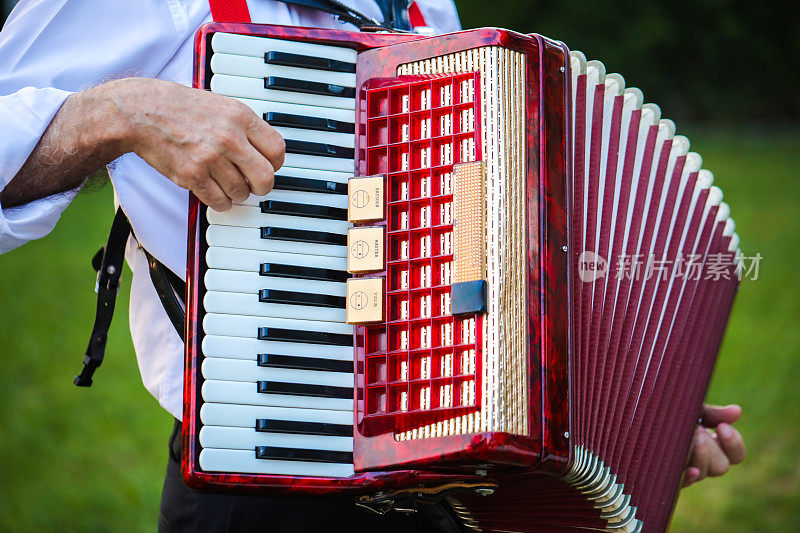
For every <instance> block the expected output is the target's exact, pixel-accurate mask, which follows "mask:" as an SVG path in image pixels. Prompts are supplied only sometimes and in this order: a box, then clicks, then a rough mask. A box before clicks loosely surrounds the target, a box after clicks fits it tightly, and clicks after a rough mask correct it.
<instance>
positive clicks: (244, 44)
mask: <svg viewBox="0 0 800 533" xmlns="http://www.w3.org/2000/svg"><path fill="white" fill-rule="evenodd" d="M194 82H195V86H196V87H198V88H204V89H208V90H212V91H214V92H217V93H220V94H224V95H227V96H230V97H233V98H237V99H239V100H240V101H242V102H244V103H245V104H247V105H248V106H249V107H250V108H251V109H253V110H254V111H255V112H256V113H257V114H258V115H259V116H263V118H264V119H265V120H267V121H268V122H269V123H270V124H271V125H272V126H273V127H275V128H276V129H277V130H278V131H279V132H280V133H281V135H282V136H283V137H284V139H285V141H286V160H285V163H284V166H283V167H282V168H281V169H280V170H279V171H277V172H276V177H275V187H274V189H273V191H272V192H270V193H269V194H268V195H267V196H264V197H255V196H253V197H251V198H249V199H248V200H247V201H245V202H243V203H242V204H237V205H234V207H233V208H232V209H231V210H230V211H227V212H225V213H217V212H214V211H212V210H210V209H208V208H207V207H206V206H204V205H201V204H200V203H199V202H198V201H197V199H196V198H192V200H191V203H190V211H189V212H190V215H189V256H188V277H187V281H188V300H187V336H186V339H187V342H186V371H185V391H184V399H185V410H184V426H183V427H184V434H183V443H184V455H183V475H184V479H185V481H186V482H187V484H188V485H189V486H190V487H193V488H197V489H206V490H227V491H243V492H270V493H273V494H327V493H334V492H336V493H348V494H352V495H353V497H354V498H356V499H357V501H358V502H359V503H360V504H362V505H364V506H366V507H369V508H372V509H373V510H376V511H378V512H386V511H388V510H391V509H392V508H402V507H408V506H409V505H411V506H413V505H415V503H414V502H430V501H434V500H439V501H444V502H446V504H447V505H448V506H449V507H450V508H451V509H452V510H453V512H454V513H455V514H456V515H457V516H458V517H459V519H460V520H461V521H462V522H463V524H464V525H465V527H469V528H472V529H475V530H484V531H561V530H576V529H599V530H619V531H640V530H643V529H644V530H648V531H660V530H663V529H664V528H665V527H666V524H667V523H668V520H669V515H670V512H671V510H672V507H673V505H674V501H675V496H676V494H677V492H678V487H679V484H680V478H681V473H682V470H683V466H684V463H685V460H686V456H687V452H688V449H689V445H690V441H691V436H692V433H693V430H694V427H695V425H696V423H697V418H698V413H699V410H700V407H701V403H702V400H703V397H704V395H705V391H706V389H707V385H708V382H709V379H710V376H711V372H712V369H713V365H714V362H715V359H716V354H717V352H718V349H719V345H720V342H721V338H722V335H723V332H724V328H725V325H726V323H727V318H728V315H729V313H730V309H731V306H732V303H733V297H734V295H735V293H736V289H737V286H738V274H739V272H740V267H739V263H740V260H739V255H738V254H739V252H738V237H737V236H736V235H735V234H734V233H733V221H732V219H730V216H729V215H730V210H729V208H728V207H727V205H726V204H724V203H722V201H721V200H722V194H721V192H720V190H719V189H718V188H717V187H714V186H713V185H712V181H713V180H712V177H711V174H710V173H709V172H708V171H706V170H703V169H701V168H700V167H701V159H700V157H699V156H698V155H697V154H695V153H692V152H689V151H688V148H689V144H688V141H687V140H686V139H685V138H684V137H681V136H676V135H675V128H674V125H673V124H672V123H671V122H670V121H668V120H662V119H661V117H660V111H659V109H658V108H657V107H656V106H654V105H652V104H644V103H643V98H642V95H641V92H640V91H638V90H637V89H626V88H625V86H624V80H623V79H622V77H621V76H619V75H613V74H606V73H605V71H604V69H603V66H602V64H601V63H598V62H596V61H589V62H587V61H586V60H585V59H584V58H583V56H582V55H581V54H580V53H576V52H572V53H570V52H569V51H568V50H567V48H566V47H565V46H564V45H563V44H562V43H559V42H555V41H551V40H549V39H546V38H544V37H541V36H538V35H522V34H517V33H514V32H511V31H506V30H499V29H478V30H470V31H463V32H459V33H455V34H450V35H443V36H437V37H422V36H418V35H410V34H374V33H353V32H346V31H336V30H320V29H309V28H290V27H280V26H267V25H255V24H233V23H212V24H208V25H206V26H204V27H203V28H202V29H201V30H200V32H199V33H198V35H197V42H196V68H195V79H194ZM712 266H713V268H712Z"/></svg>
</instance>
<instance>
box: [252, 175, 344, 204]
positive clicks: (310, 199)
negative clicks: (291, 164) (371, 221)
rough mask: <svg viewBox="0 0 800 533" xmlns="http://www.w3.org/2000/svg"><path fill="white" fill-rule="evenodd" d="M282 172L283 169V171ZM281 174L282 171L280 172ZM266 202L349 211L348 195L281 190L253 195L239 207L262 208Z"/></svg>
mask: <svg viewBox="0 0 800 533" xmlns="http://www.w3.org/2000/svg"><path fill="white" fill-rule="evenodd" d="M281 170H282V169H281ZM278 174H279V175H280V174H281V171H278ZM265 200H278V201H280V202H292V203H295V204H308V205H326V206H328V207H339V208H341V209H347V195H346V194H328V193H316V192H305V191H285V190H281V189H272V190H271V191H270V192H269V193H267V194H266V195H264V196H256V195H254V194H251V195H250V196H249V197H248V198H247V199H246V200H245V201H244V202H240V203H239V204H237V205H249V206H252V207H260V205H261V202H263V201H265Z"/></svg>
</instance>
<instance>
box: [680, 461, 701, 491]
mask: <svg viewBox="0 0 800 533" xmlns="http://www.w3.org/2000/svg"><path fill="white" fill-rule="evenodd" d="M699 479H700V469H698V468H696V467H694V466H690V467H689V468H687V469H686V472H684V473H683V481H682V482H681V486H683V487H688V486H689V485H691V484H692V483H695V482H696V481H699Z"/></svg>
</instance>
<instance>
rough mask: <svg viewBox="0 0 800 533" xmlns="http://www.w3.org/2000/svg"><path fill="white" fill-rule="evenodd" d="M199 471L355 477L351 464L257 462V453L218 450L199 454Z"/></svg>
mask: <svg viewBox="0 0 800 533" xmlns="http://www.w3.org/2000/svg"><path fill="white" fill-rule="evenodd" d="M200 468H202V469H203V470H205V471H206V472H239V473H244V474H276V475H287V476H313V477H348V476H352V475H353V465H352V464H338V463H314V462H305V461H274V460H271V459H256V456H255V452H254V451H252V450H251V451H245V450H220V449H217V448H204V449H203V450H202V451H201V452H200Z"/></svg>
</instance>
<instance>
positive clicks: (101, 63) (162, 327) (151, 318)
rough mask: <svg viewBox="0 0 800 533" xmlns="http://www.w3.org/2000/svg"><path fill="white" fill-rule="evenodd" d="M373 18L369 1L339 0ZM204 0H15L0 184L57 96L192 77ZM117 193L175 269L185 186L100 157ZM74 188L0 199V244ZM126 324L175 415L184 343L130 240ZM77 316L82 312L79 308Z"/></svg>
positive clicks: (2, 109) (21, 238)
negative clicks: (8, 202) (130, 81)
mask: <svg viewBox="0 0 800 533" xmlns="http://www.w3.org/2000/svg"><path fill="white" fill-rule="evenodd" d="M416 1H417V5H418V6H419V8H420V11H421V12H422V15H423V16H424V18H425V21H426V24H427V25H428V26H430V27H432V28H433V29H434V30H435V31H437V32H439V33H446V32H452V31H457V30H458V29H460V22H459V20H458V15H457V13H456V9H455V6H454V5H453V0H416ZM344 3H346V4H347V5H349V6H351V7H353V8H354V9H356V10H358V11H360V12H362V13H364V14H365V15H367V16H370V17H374V18H375V19H377V20H382V18H383V17H382V16H381V12H380V9H379V7H378V5H377V4H376V3H375V2H374V1H373V0H344ZM248 5H249V8H250V15H251V18H252V20H253V22H261V23H268V24H282V25H288V26H312V27H320V28H338V29H349V30H354V29H355V28H354V27H353V26H351V25H349V24H343V23H342V22H340V21H338V20H336V19H335V18H334V17H333V15H330V14H328V13H325V12H321V11H316V10H312V9H305V8H296V7H293V6H287V5H286V4H283V3H281V2H278V1H276V0H251V1H250V2H248ZM210 20H211V14H210V10H209V6H208V2H207V0H137V1H135V2H131V1H126V0H105V1H102V2H90V1H86V0H38V1H37V0H27V1H26V0H23V1H22V2H20V3H19V4H18V5H17V7H16V8H15V9H14V11H13V12H12V13H11V16H10V17H9V19H8V21H7V22H6V25H5V27H4V28H3V31H2V32H0V189H2V188H3V187H5V186H6V184H8V182H9V181H10V180H11V179H12V178H13V177H14V176H15V175H16V174H17V172H18V171H19V169H20V168H21V167H22V165H23V164H24V163H25V161H26V159H27V158H28V156H29V155H30V153H31V151H32V150H33V148H34V147H35V146H36V143H37V142H38V140H39V138H40V137H41V136H42V134H43V133H44V131H45V129H46V128H47V126H48V124H49V123H50V121H51V120H52V118H53V116H54V115H55V113H56V112H57V111H58V109H59V107H60V106H61V104H62V103H63V102H64V100H65V99H66V98H67V97H68V96H69V95H70V94H72V93H73V92H77V91H80V90H83V89H86V88H88V87H91V86H93V85H96V84H99V83H102V82H103V81H104V80H108V79H111V78H121V77H128V76H143V77H151V78H160V79H165V80H171V81H175V82H178V83H182V84H184V85H191V77H192V68H193V61H192V53H193V38H194V34H195V32H196V31H197V28H198V27H199V26H200V25H201V24H203V23H205V22H210ZM109 175H110V176H111V181H112V182H113V184H114V193H115V197H116V202H117V203H118V204H119V205H121V206H122V208H123V210H124V211H125V213H126V214H127V215H128V218H129V219H130V221H131V224H132V226H133V230H134V233H135V234H136V236H137V237H138V239H139V241H140V242H141V245H142V246H143V247H144V248H145V249H146V250H148V251H149V252H150V253H151V254H153V255H154V256H155V257H157V258H158V259H159V260H160V261H161V262H163V263H164V264H165V265H166V266H167V267H168V268H169V269H170V270H172V271H173V272H175V273H177V274H180V275H181V276H182V277H184V273H185V271H186V230H187V218H188V213H187V206H188V192H187V191H186V190H184V189H181V188H179V187H178V186H176V185H175V184H173V183H172V182H171V181H169V180H168V179H167V178H165V177H164V176H162V175H161V174H159V173H158V172H156V170H155V169H153V168H152V167H151V166H150V165H148V164H147V163H146V162H145V161H144V160H142V159H141V158H139V157H138V156H137V155H135V154H126V155H124V156H122V157H121V158H119V159H117V160H116V161H114V162H113V163H112V164H111V165H109ZM75 193H76V191H72V192H69V193H65V194H61V195H55V196H51V197H48V198H44V199H41V200H37V201H35V202H32V203H30V204H27V205H25V206H22V207H18V208H13V209H2V206H0V253H3V252H6V251H8V250H11V249H14V248H16V247H18V246H21V245H22V244H24V243H26V242H28V241H30V240H33V239H38V238H41V237H44V236H45V235H47V234H48V233H49V232H50V231H51V230H52V229H53V227H54V226H55V224H56V222H58V219H59V217H60V216H61V212H62V211H63V210H64V209H65V208H66V207H67V205H68V204H69V203H70V201H72V199H73V198H74V196H75ZM126 259H127V261H128V264H129V266H130V267H131V270H132V271H133V280H132V286H131V299H130V313H129V316H130V327H131V336H132V338H133V344H134V348H135V350H136V357H137V359H138V362H139V369H140V371H141V374H142V381H143V382H144V386H145V387H146V388H147V390H148V391H150V393H151V394H152V395H153V396H155V398H156V399H157V400H158V402H159V403H160V404H161V405H162V406H163V407H164V408H165V409H166V410H167V411H169V412H170V413H172V414H173V415H174V416H175V417H177V418H181V416H182V411H183V343H182V342H181V340H180V338H179V337H178V335H177V333H176V332H175V330H174V329H173V327H172V324H171V323H170V322H169V320H168V319H167V317H166V314H165V312H164V310H163V308H162V307H161V302H160V301H159V300H158V296H157V295H156V293H155V290H154V289H153V286H152V283H151V281H150V276H149V272H148V268H147V262H146V259H145V257H144V254H143V253H142V252H141V251H140V250H139V249H138V248H137V247H136V246H135V243H133V239H131V241H130V242H129V243H128V250H127V253H126ZM86 312H87V313H91V310H89V309H87V310H86Z"/></svg>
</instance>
